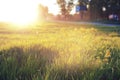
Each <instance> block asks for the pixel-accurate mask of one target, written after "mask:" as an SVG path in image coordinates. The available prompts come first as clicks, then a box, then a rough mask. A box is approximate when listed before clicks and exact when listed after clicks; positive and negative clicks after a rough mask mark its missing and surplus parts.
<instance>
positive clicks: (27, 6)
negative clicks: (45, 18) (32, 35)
mask: <svg viewBox="0 0 120 80" xmlns="http://www.w3.org/2000/svg"><path fill="white" fill-rule="evenodd" d="M39 4H42V5H44V6H47V7H48V8H49V13H53V14H54V15H56V14H58V13H59V7H58V5H57V4H56V0H49V1H48V0H0V21H8V22H16V23H24V22H25V23H26V22H32V21H33V20H35V19H36V18H37V16H38V5H39Z"/></svg>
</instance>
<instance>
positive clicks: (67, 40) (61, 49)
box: [0, 22, 120, 80]
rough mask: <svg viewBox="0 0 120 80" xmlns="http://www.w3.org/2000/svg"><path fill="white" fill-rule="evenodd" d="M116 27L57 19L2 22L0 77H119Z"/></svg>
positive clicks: (69, 79)
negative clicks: (27, 24) (21, 24)
mask: <svg viewBox="0 0 120 80" xmlns="http://www.w3.org/2000/svg"><path fill="white" fill-rule="evenodd" d="M119 30H120V28H119V27H113V28H111V27H106V26H94V25H86V24H68V23H59V22H57V23H54V22H42V23H41V24H36V25H34V26H30V27H26V28H22V29H17V28H13V29H11V26H9V25H2V26H0V71H1V72H0V79H1V80H119V79H120V77H119V76H120V64H119V62H120V45H119V43H120V38H119ZM112 35H115V36H112Z"/></svg>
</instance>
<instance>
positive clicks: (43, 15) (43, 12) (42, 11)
mask: <svg viewBox="0 0 120 80" xmlns="http://www.w3.org/2000/svg"><path fill="white" fill-rule="evenodd" d="M38 9H39V10H38V11H39V12H38V16H39V19H46V17H47V15H48V7H46V6H43V5H41V4H39V6H38Z"/></svg>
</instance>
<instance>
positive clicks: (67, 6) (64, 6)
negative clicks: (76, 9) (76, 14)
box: [57, 0, 73, 18]
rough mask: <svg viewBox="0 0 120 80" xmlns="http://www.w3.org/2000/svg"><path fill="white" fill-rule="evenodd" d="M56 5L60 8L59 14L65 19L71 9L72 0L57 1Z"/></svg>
mask: <svg viewBox="0 0 120 80" xmlns="http://www.w3.org/2000/svg"><path fill="white" fill-rule="evenodd" d="M57 4H58V5H59V7H60V11H61V14H62V15H64V16H65V18H66V17H67V16H68V15H69V14H70V12H71V10H72V8H73V0H69V1H66V0H57Z"/></svg>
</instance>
